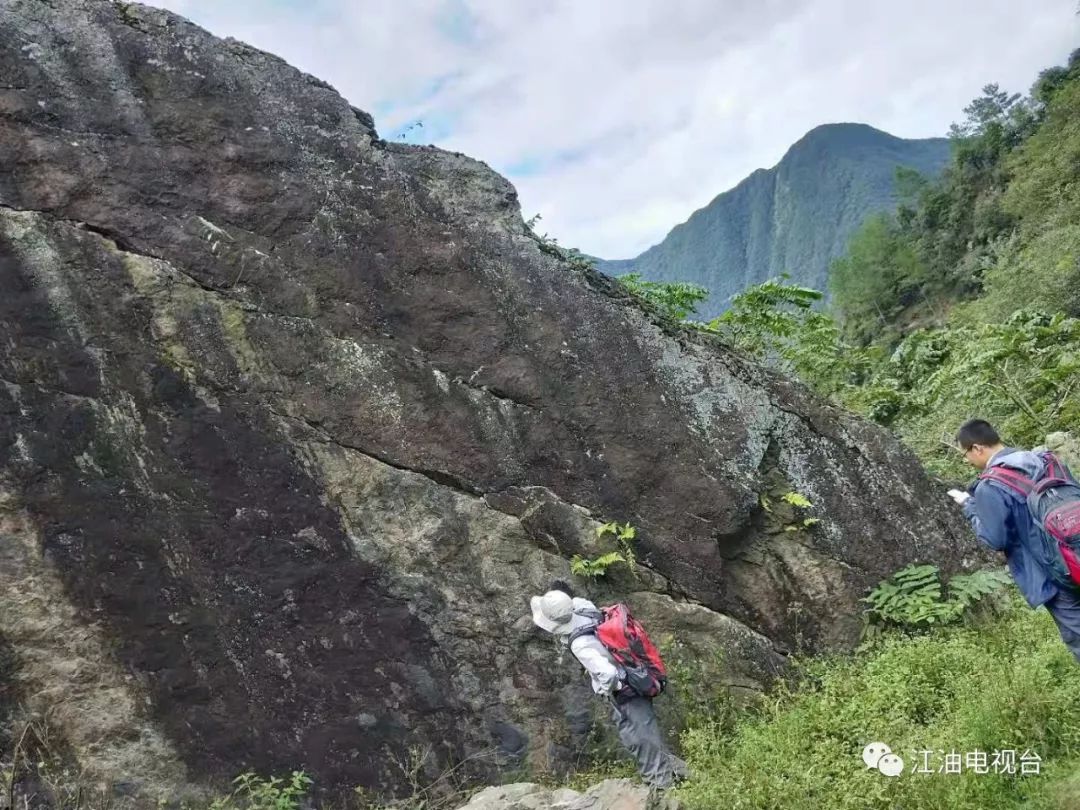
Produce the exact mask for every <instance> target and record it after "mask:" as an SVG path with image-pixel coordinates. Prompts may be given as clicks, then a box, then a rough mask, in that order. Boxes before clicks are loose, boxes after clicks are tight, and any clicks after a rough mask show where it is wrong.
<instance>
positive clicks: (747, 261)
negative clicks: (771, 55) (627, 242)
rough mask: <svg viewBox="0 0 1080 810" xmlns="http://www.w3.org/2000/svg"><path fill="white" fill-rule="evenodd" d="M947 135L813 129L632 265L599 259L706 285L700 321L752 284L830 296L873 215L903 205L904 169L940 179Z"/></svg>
mask: <svg viewBox="0 0 1080 810" xmlns="http://www.w3.org/2000/svg"><path fill="white" fill-rule="evenodd" d="M948 157H949V140H948V139H947V138H922V139H906V138H900V137H897V136H895V135H891V134H889V133H887V132H883V131H882V130H879V129H876V128H874V127H872V126H870V125H868V124H861V123H852V122H842V123H830V124H822V125H820V126H817V127H814V128H813V129H811V130H810V131H809V132H807V133H806V134H805V135H803V136H802V137H801V138H800V139H799V140H798V141H796V142H795V143H794V144H792V145H791V147H789V148H788V150H787V151H786V152H785V153H784V156H783V157H782V158H781V159H780V161H779V162H778V163H777V164H776V165H775V166H772V167H771V168H768V169H765V168H761V169H755V170H754V171H753V172H751V173H750V174H749V175H747V176H746V177H745V178H744V179H743V180H742V181H740V182H739V183H738V184H736V185H735V186H734V187H732V188H730V189H728V190H727V191H724V192H721V193H720V194H718V195H716V196H715V197H714V198H713V199H712V200H711V201H710V202H709V203H708V204H707V205H705V206H703V207H702V208H699V209H698V210H697V211H695V212H694V213H692V214H691V215H690V216H689V217H688V218H687V220H686V221H685V222H682V223H679V224H678V225H676V226H675V227H674V228H672V229H671V231H669V232H668V234H667V235H666V236H665V237H664V239H663V240H662V241H661V242H659V243H658V244H656V245H653V246H652V247H650V248H649V249H648V250H646V251H644V252H643V253H641V254H640V255H638V256H636V257H633V258H630V259H615V260H601V261H600V262H599V264H598V267H599V269H600V270H601V271H603V272H605V273H608V274H609V275H621V274H623V273H640V274H641V275H642V277H643V278H645V279H647V280H649V281H685V282H691V283H694V284H700V285H702V286H704V287H706V288H707V289H709V291H710V293H711V294H710V297H709V299H708V300H707V301H705V302H704V303H703V304H702V306H701V307H700V308H699V314H700V315H702V316H704V317H712V316H715V315H718V314H720V312H722V311H723V309H724V308H725V304H726V302H727V300H728V299H729V298H730V297H731V296H732V295H735V294H737V293H738V292H740V291H741V290H743V289H745V288H746V287H749V286H751V285H753V284H758V283H761V282H762V281H765V280H767V279H768V278H772V277H775V276H778V275H780V274H782V273H787V274H789V275H790V276H791V278H792V280H793V281H795V282H796V283H799V284H805V285H807V286H811V287H816V288H818V289H825V288H826V286H827V280H828V267H829V263H830V262H831V261H832V260H833V259H834V258H836V257H837V256H839V255H841V254H842V252H843V250H844V248H845V246H846V244H847V240H848V238H849V237H850V236H851V234H852V233H853V232H854V231H855V229H856V228H857V227H858V226H859V225H860V224H862V222H863V221H865V219H866V218H867V217H868V216H870V215H871V214H874V213H877V212H879V211H885V210H890V209H892V208H893V207H894V206H895V204H896V196H895V187H894V175H895V171H896V167H897V166H904V167H907V168H912V169H915V170H916V171H918V172H920V173H921V174H927V175H936V174H937V173H938V172H939V171H940V170H941V169H942V168H943V167H944V165H945V162H946V161H947V160H948Z"/></svg>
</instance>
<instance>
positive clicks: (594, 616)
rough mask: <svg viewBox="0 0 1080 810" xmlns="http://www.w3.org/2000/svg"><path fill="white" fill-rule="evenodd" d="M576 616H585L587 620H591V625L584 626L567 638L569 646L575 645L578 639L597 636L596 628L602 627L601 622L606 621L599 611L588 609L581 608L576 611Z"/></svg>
mask: <svg viewBox="0 0 1080 810" xmlns="http://www.w3.org/2000/svg"><path fill="white" fill-rule="evenodd" d="M574 615H575V616H584V617H585V618H586V619H590V620H591V623H590V624H585V625H582V626H581V627H579V628H577V629H576V630H573V631H572V632H571V633H570V636H569V638H567V640H566V643H567V644H573V643H574V642H575V641H577V639H579V638H581V637H582V636H588V635H596V628H597V627H599V626H600V622H602V621H603V620H604V614H603V612H602V611H599V610H589V609H588V608H581V609H578V610H575V611H574Z"/></svg>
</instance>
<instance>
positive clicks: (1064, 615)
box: [1046, 591, 1080, 660]
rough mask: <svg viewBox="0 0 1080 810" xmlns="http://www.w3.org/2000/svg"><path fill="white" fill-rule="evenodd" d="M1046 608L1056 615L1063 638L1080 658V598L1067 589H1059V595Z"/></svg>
mask: <svg viewBox="0 0 1080 810" xmlns="http://www.w3.org/2000/svg"><path fill="white" fill-rule="evenodd" d="M1046 609H1047V610H1048V611H1050V615H1051V616H1053V617H1054V622H1055V624H1057V626H1058V632H1059V633H1061V640H1062V641H1064V642H1065V646H1066V647H1068V648H1069V649H1070V650H1071V651H1072V654H1073V655H1075V656H1076V658H1077V660H1080V599H1077V597H1076V596H1075V595H1074V594H1072V593H1069V592H1067V591H1058V595H1057V596H1055V597H1054V598H1053V599H1051V600H1050V601H1049V602H1047V603H1046Z"/></svg>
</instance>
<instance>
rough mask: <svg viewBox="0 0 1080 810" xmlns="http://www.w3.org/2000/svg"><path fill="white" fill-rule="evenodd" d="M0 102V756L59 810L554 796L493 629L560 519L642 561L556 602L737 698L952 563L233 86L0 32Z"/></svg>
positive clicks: (871, 464) (567, 667) (811, 434)
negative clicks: (64, 770)
mask: <svg viewBox="0 0 1080 810" xmlns="http://www.w3.org/2000/svg"><path fill="white" fill-rule="evenodd" d="M0 76H2V77H3V86H2V87H0V166H2V167H3V171H2V172H0V291H2V294H0V347H2V349H0V555H2V556H0V586H2V587H0V619H2V622H0V653H3V655H0V663H2V666H3V667H4V672H5V673H6V674H7V675H8V681H7V682H8V683H9V684H10V686H9V687H8V688H5V689H4V690H3V691H2V692H0V721H3V722H4V723H5V724H6V725H5V728H7V729H10V728H11V727H12V724H13V723H15V722H16V721H17V719H18V718H19V717H20V716H22V715H20V713H23V714H26V713H29V716H32V717H36V718H39V719H40V722H41V723H46V722H47V720H48V719H50V718H51V720H50V722H52V723H53V725H54V726H55V727H54V728H50V733H51V734H53V735H54V738H55V739H57V740H62V742H63V746H62V747H63V749H64V750H65V751H67V752H68V755H70V757H71V758H72V759H73V760H74V761H75V762H76V763H77V765H78V767H79V768H80V769H82V770H83V771H84V772H85V773H86V774H89V775H90V776H92V777H93V778H95V779H99V780H103V781H108V780H112V781H121V782H124V783H125V784H126V785H127V787H126V788H125V790H126V791H127V792H128V793H131V794H134V795H146V796H151V797H153V796H155V795H159V796H175V795H176V794H177V793H178V792H180V791H181V790H182V789H184V786H189V787H191V786H195V787H198V786H199V785H204V784H208V783H211V782H215V781H216V782H218V783H220V782H221V780H225V779H228V778H230V777H232V776H234V775H235V774H236V773H238V772H241V771H244V770H248V769H255V770H258V771H260V772H261V773H264V774H265V773H281V772H285V771H288V770H292V769H294V768H295V769H301V768H302V769H304V770H306V771H307V772H308V773H309V774H311V775H312V776H313V777H314V778H315V779H316V783H317V785H318V786H319V787H320V788H321V789H323V790H326V791H328V792H331V793H334V792H338V793H344V792H347V791H349V790H350V789H351V788H352V787H353V786H355V785H364V786H367V787H369V788H372V789H374V790H393V789H396V788H400V787H402V786H403V785H404V784H405V783H406V781H407V780H406V775H405V774H406V771H408V770H410V769H411V768H412V766H413V765H415V766H416V770H417V772H418V773H419V775H420V777H421V778H423V779H436V778H437V777H438V775H439V774H440V773H442V772H443V771H444V770H445V769H447V768H449V767H457V768H459V771H458V772H460V769H461V768H464V769H466V770H469V771H470V772H476V773H479V774H481V775H483V774H485V773H489V772H491V771H494V770H496V769H498V768H501V767H514V768H519V767H523V766H529V767H533V768H541V769H544V768H559V767H565V766H566V765H567V764H568V763H572V762H574V761H576V759H577V758H578V757H579V755H580V751H581V749H582V747H583V745H584V744H585V741H586V740H587V739H588V735H589V733H590V731H589V722H588V720H589V706H590V705H591V704H590V701H589V694H588V690H587V688H586V686H585V684H584V683H583V682H582V680H581V673H580V671H579V669H578V668H577V667H576V665H575V664H574V663H573V662H571V661H569V660H567V656H566V654H565V653H563V652H561V651H560V650H558V649H557V648H556V647H555V646H553V644H552V642H551V641H550V640H549V639H547V638H542V637H540V635H539V634H538V633H537V632H535V631H534V630H533V629H532V628H531V625H530V623H529V621H528V619H527V618H526V616H525V614H526V604H527V597H528V596H529V595H530V594H531V593H535V592H539V591H541V590H543V589H544V587H545V585H546V584H547V582H548V580H549V578H550V577H551V576H552V575H562V576H568V575H569V562H568V560H569V558H570V557H571V556H572V555H573V554H576V553H582V554H595V553H599V552H600V551H604V550H610V549H611V546H610V545H606V543H607V541H606V540H605V539H603V538H598V536H597V534H596V532H595V528H596V527H597V526H598V525H599V523H600V522H601V521H607V520H619V521H626V522H630V523H632V524H633V525H635V526H636V527H637V529H638V536H637V539H636V540H635V544H636V548H635V551H636V554H637V557H638V559H639V561H640V563H641V564H640V566H639V567H638V569H637V571H636V575H631V573H630V572H629V571H627V570H618V569H620V568H622V567H616V569H613V571H612V573H611V575H610V576H609V577H607V578H606V580H604V581H602V582H601V584H599V585H597V586H596V587H595V588H594V591H593V592H594V595H595V596H596V598H597V600H598V601H603V600H605V599H610V598H615V597H618V598H627V599H628V601H630V603H631V605H632V606H633V607H634V609H635V610H636V611H639V612H641V614H642V615H643V616H644V617H645V618H646V621H647V622H649V623H650V627H654V628H656V630H657V634H658V635H663V636H665V637H666V638H668V639H669V640H671V641H672V642H673V643H674V644H676V646H677V647H678V649H679V650H680V651H681V652H682V653H688V654H691V655H692V656H694V657H695V658H697V659H699V660H707V661H709V662H711V663H710V666H711V667H712V669H710V670H709V672H710V674H709V676H708V677H707V678H706V679H705V680H706V681H707V682H708V683H707V685H709V686H712V685H715V684H727V685H729V686H731V687H738V688H740V689H751V690H752V689H760V688H761V687H762V685H763V684H765V683H767V682H768V681H769V680H770V679H771V678H773V677H774V676H775V675H776V673H777V672H778V671H779V670H780V669H781V668H782V666H783V655H782V653H783V652H785V651H786V650H788V649H791V648H792V647H794V646H796V645H801V647H803V648H805V649H808V650H814V649H820V648H824V647H829V646H837V645H845V644H849V643H850V642H851V641H852V640H853V639H854V637H855V634H856V632H857V625H858V621H857V614H858V608H859V605H858V601H857V600H858V599H859V597H860V596H861V595H862V594H863V593H864V592H865V589H866V588H867V587H868V586H871V585H873V584H874V583H876V582H877V581H879V580H880V579H882V578H883V577H885V576H887V575H889V574H891V573H892V572H893V571H894V570H896V569H898V568H900V567H902V566H903V565H905V564H907V563H908V562H911V561H913V560H922V561H934V562H936V563H938V564H941V565H942V566H943V567H944V568H946V569H950V568H953V567H955V566H957V565H960V564H961V563H962V562H963V559H962V558H963V557H964V555H965V554H968V553H974V548H975V545H974V542H973V540H972V539H970V538H969V536H968V534H967V530H966V527H965V526H964V525H963V523H962V521H961V520H960V519H959V518H958V516H957V515H956V514H955V513H954V511H953V510H951V509H950V508H949V501H948V499H946V498H943V497H941V496H940V493H939V492H938V490H937V488H936V487H935V486H934V485H933V484H932V483H931V482H930V481H928V480H927V479H926V477H925V476H924V474H923V472H922V471H921V468H920V467H919V465H918V464H917V462H916V460H915V458H914V457H913V456H912V455H911V454H910V453H908V452H907V451H905V450H904V449H902V448H901V447H900V445H899V444H898V443H897V442H896V441H895V440H894V439H893V438H892V437H891V436H890V435H889V434H888V433H886V432H884V431H882V430H880V429H878V428H876V427H873V426H871V425H868V424H866V423H863V422H861V421H859V420H857V419H855V418H853V417H850V416H848V415H845V414H843V413H840V412H838V411H836V410H835V409H833V408H831V407H829V406H827V405H825V404H823V403H822V402H820V401H819V400H817V399H816V398H814V397H812V396H811V395H810V394H809V393H807V392H806V391H805V390H804V389H802V388H801V387H799V386H797V385H795V384H793V383H791V382H789V381H787V380H785V379H782V378H779V377H777V376H775V375H773V374H771V373H769V372H767V371H765V370H763V369H760V368H757V367H755V366H754V365H752V364H749V363H747V362H745V361H744V360H742V359H741V358H740V357H739V356H737V355H736V354H734V353H732V352H731V351H729V350H728V349H726V348H725V347H723V346H722V345H719V344H717V343H715V342H714V341H712V340H710V339H707V338H704V337H701V336H698V335H695V334H692V333H690V332H688V331H685V330H683V329H681V328H680V327H676V326H674V325H671V324H665V323H661V322H658V321H656V320H655V319H654V318H653V317H651V316H650V315H648V314H647V313H643V312H642V311H640V310H638V309H636V308H634V307H633V306H632V305H631V304H630V302H629V301H628V300H627V299H626V297H625V296H624V295H623V294H622V293H621V292H620V288H619V287H618V286H617V285H616V284H615V283H613V282H612V281H611V280H609V279H607V278H605V277H603V276H601V275H599V274H596V273H592V272H582V271H580V270H575V269H573V268H571V267H569V266H567V265H565V264H564V263H562V262H561V261H559V260H558V259H557V258H555V257H552V256H550V255H548V254H546V253H544V252H542V251H541V250H540V249H538V246H537V244H536V242H535V241H533V239H531V238H530V236H529V235H528V233H527V231H526V229H525V227H524V225H523V223H522V220H521V216H520V211H519V209H518V204H517V200H516V196H515V193H514V190H513V188H512V187H511V186H510V185H509V184H508V183H507V182H506V181H505V180H503V179H502V178H501V177H499V176H497V175H496V174H494V173H493V172H491V171H490V170H489V169H488V168H487V167H486V166H484V165H483V164H481V163H478V162H476V161H474V160H471V159H469V158H466V157H464V156H461V155H457V154H448V153H445V152H441V151H439V150H436V149H431V148H417V147H405V146H401V145H393V144H387V143H385V142H382V141H381V140H380V139H379V138H378V136H377V134H376V132H375V129H374V126H373V122H372V120H371V118H370V117H369V116H367V115H366V114H364V113H361V112H359V111H357V110H355V109H353V108H352V107H350V106H349V104H348V103H347V102H345V101H344V100H343V99H342V98H341V97H340V96H338V95H337V93H335V92H334V90H333V89H332V88H330V87H328V86H327V85H325V84H324V83H322V82H320V81H318V80H317V79H314V78H312V77H310V76H307V75H305V74H303V73H301V72H299V71H297V70H295V69H293V68H291V67H289V66H288V65H286V64H285V63H284V62H282V61H281V60H279V59H277V58H275V57H273V56H270V55H268V54H265V53H262V52H259V51H256V50H253V49H252V48H249V47H247V46H245V45H242V44H240V43H238V42H235V41H229V40H226V41H221V40H219V39H216V38H214V37H212V36H210V35H209V34H208V33H206V32H205V31H203V30H201V29H199V28H197V27H196V26H194V25H192V24H190V23H188V22H186V21H184V20H182V19H180V18H178V17H176V16H173V15H170V14H167V13H164V12H161V11H157V10H153V9H149V8H144V7H141V6H138V5H134V4H131V5H125V4H113V3H109V2H104V1H103V0H65V1H64V2H60V1H59V0H55V2H49V1H47V0H0ZM787 491H797V492H799V493H802V494H803V495H805V496H806V497H807V498H809V500H810V502H811V503H812V507H810V508H809V509H806V510H804V511H803V512H799V513H796V510H794V508H791V507H788V506H787V505H786V504H783V502H782V500H781V496H782V495H783V494H784V493H785V492H787ZM763 505H764V506H769V508H768V509H766V508H764V506H763ZM785 509H787V510H788V511H787V512H785V511H784V510H785ZM811 516H812V517H814V518H817V519H818V520H819V521H820V522H819V523H817V524H814V525H812V526H810V527H805V528H802V523H801V521H802V520H803V519H804V518H805V517H811ZM789 528H793V529H796V530H794V531H788V530H787V529H789ZM687 686H688V685H687V684H683V685H681V686H680V685H679V684H678V683H676V684H675V685H674V687H673V688H674V689H675V690H676V692H677V691H678V689H679V688H686V687H687ZM41 718H46V719H41Z"/></svg>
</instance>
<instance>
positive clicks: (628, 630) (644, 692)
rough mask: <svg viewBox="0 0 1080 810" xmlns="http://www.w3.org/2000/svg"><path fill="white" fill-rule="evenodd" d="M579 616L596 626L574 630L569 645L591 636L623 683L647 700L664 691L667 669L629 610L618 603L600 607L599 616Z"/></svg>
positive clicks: (639, 623) (585, 613) (591, 614)
mask: <svg viewBox="0 0 1080 810" xmlns="http://www.w3.org/2000/svg"><path fill="white" fill-rule="evenodd" d="M582 615H590V616H593V617H594V618H595V619H596V624H594V625H592V626H590V627H582V628H580V629H578V630H575V631H574V632H573V633H572V634H571V635H570V642H571V643H573V641H574V639H576V638H579V637H580V636H583V635H587V634H589V633H593V634H595V635H596V637H597V638H598V639H600V643H601V644H603V645H604V648H605V649H607V651H608V652H609V653H611V657H612V658H614V659H615V663H616V664H617V665H618V666H619V667H621V668H622V669H623V671H624V674H625V677H624V681H625V682H626V684H627V685H628V686H629V687H630V688H631V689H633V690H634V691H635V692H637V693H638V694H639V695H641V696H642V697H650V698H651V697H656V696H657V695H659V694H660V693H661V692H663V691H664V688H665V687H666V686H667V667H665V666H664V662H663V660H662V659H661V658H660V651H659V650H657V649H656V645H655V644H653V643H652V640H651V639H650V638H649V634H648V633H646V632H645V628H644V627H642V626H641V622H639V621H638V620H637V619H635V618H634V617H633V615H631V613H630V608H628V607H627V606H626V605H625V604H623V603H622V602H620V603H618V604H617V605H608V606H607V607H602V608H600V611H599V614H593V612H592V611H587V612H585V611H582Z"/></svg>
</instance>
